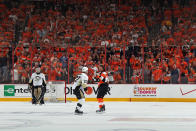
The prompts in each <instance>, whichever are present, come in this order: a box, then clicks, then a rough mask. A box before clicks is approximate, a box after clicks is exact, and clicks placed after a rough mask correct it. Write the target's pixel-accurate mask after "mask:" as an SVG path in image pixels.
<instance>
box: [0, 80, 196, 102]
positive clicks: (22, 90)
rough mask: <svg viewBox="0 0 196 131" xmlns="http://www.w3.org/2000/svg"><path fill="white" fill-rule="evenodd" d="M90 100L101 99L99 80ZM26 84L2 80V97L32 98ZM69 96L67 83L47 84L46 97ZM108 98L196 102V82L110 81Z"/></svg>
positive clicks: (61, 97)
mask: <svg viewBox="0 0 196 131" xmlns="http://www.w3.org/2000/svg"><path fill="white" fill-rule="evenodd" d="M71 86H72V85H70V84H67V85H66V100H68V101H76V98H75V95H74V94H73V89H72V87H71ZM88 86H89V88H90V89H91V90H90V91H89V92H88V94H86V101H97V99H96V95H97V84H89V85H88ZM27 87H28V86H27V85H26V84H0V101H31V94H30V92H29V90H28V89H27ZM51 97H52V98H54V97H55V98H57V99H58V100H62V101H63V100H64V99H65V84H53V85H52V86H47V92H46V95H45V98H46V99H49V98H51ZM104 100H105V101H127V102H130V101H132V102H138V101H141V102H196V84H188V85H187V84H172V85H171V84H138V85H136V84H110V86H109V91H108V93H107V95H106V96H105V98H104Z"/></svg>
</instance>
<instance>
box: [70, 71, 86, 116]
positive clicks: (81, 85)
mask: <svg viewBox="0 0 196 131" xmlns="http://www.w3.org/2000/svg"><path fill="white" fill-rule="evenodd" d="M87 73H88V68H87V67H83V68H82V73H81V74H79V75H78V76H77V77H76V79H75V81H74V84H73V86H72V87H73V89H74V94H75V95H76V98H77V99H78V103H77V106H76V109H75V114H83V111H82V105H83V104H84V102H85V96H84V91H87V83H88V75H87Z"/></svg>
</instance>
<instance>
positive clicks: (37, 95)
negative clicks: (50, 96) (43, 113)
mask: <svg viewBox="0 0 196 131" xmlns="http://www.w3.org/2000/svg"><path fill="white" fill-rule="evenodd" d="M35 70H36V72H35V73H33V74H32V75H31V78H30V80H29V84H28V86H29V89H30V91H31V93H32V104H40V105H42V104H44V94H45V92H46V79H45V75H44V74H43V73H41V72H40V71H41V69H40V67H37V68H36V69H35Z"/></svg>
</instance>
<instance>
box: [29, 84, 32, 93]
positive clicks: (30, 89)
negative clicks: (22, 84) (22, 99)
mask: <svg viewBox="0 0 196 131" xmlns="http://www.w3.org/2000/svg"><path fill="white" fill-rule="evenodd" d="M28 90H29V92H30V93H31V91H32V86H30V85H28Z"/></svg>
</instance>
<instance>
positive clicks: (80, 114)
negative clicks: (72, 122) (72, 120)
mask: <svg viewBox="0 0 196 131" xmlns="http://www.w3.org/2000/svg"><path fill="white" fill-rule="evenodd" d="M83 114H84V113H77V112H74V115H79V116H82V115H83Z"/></svg>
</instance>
